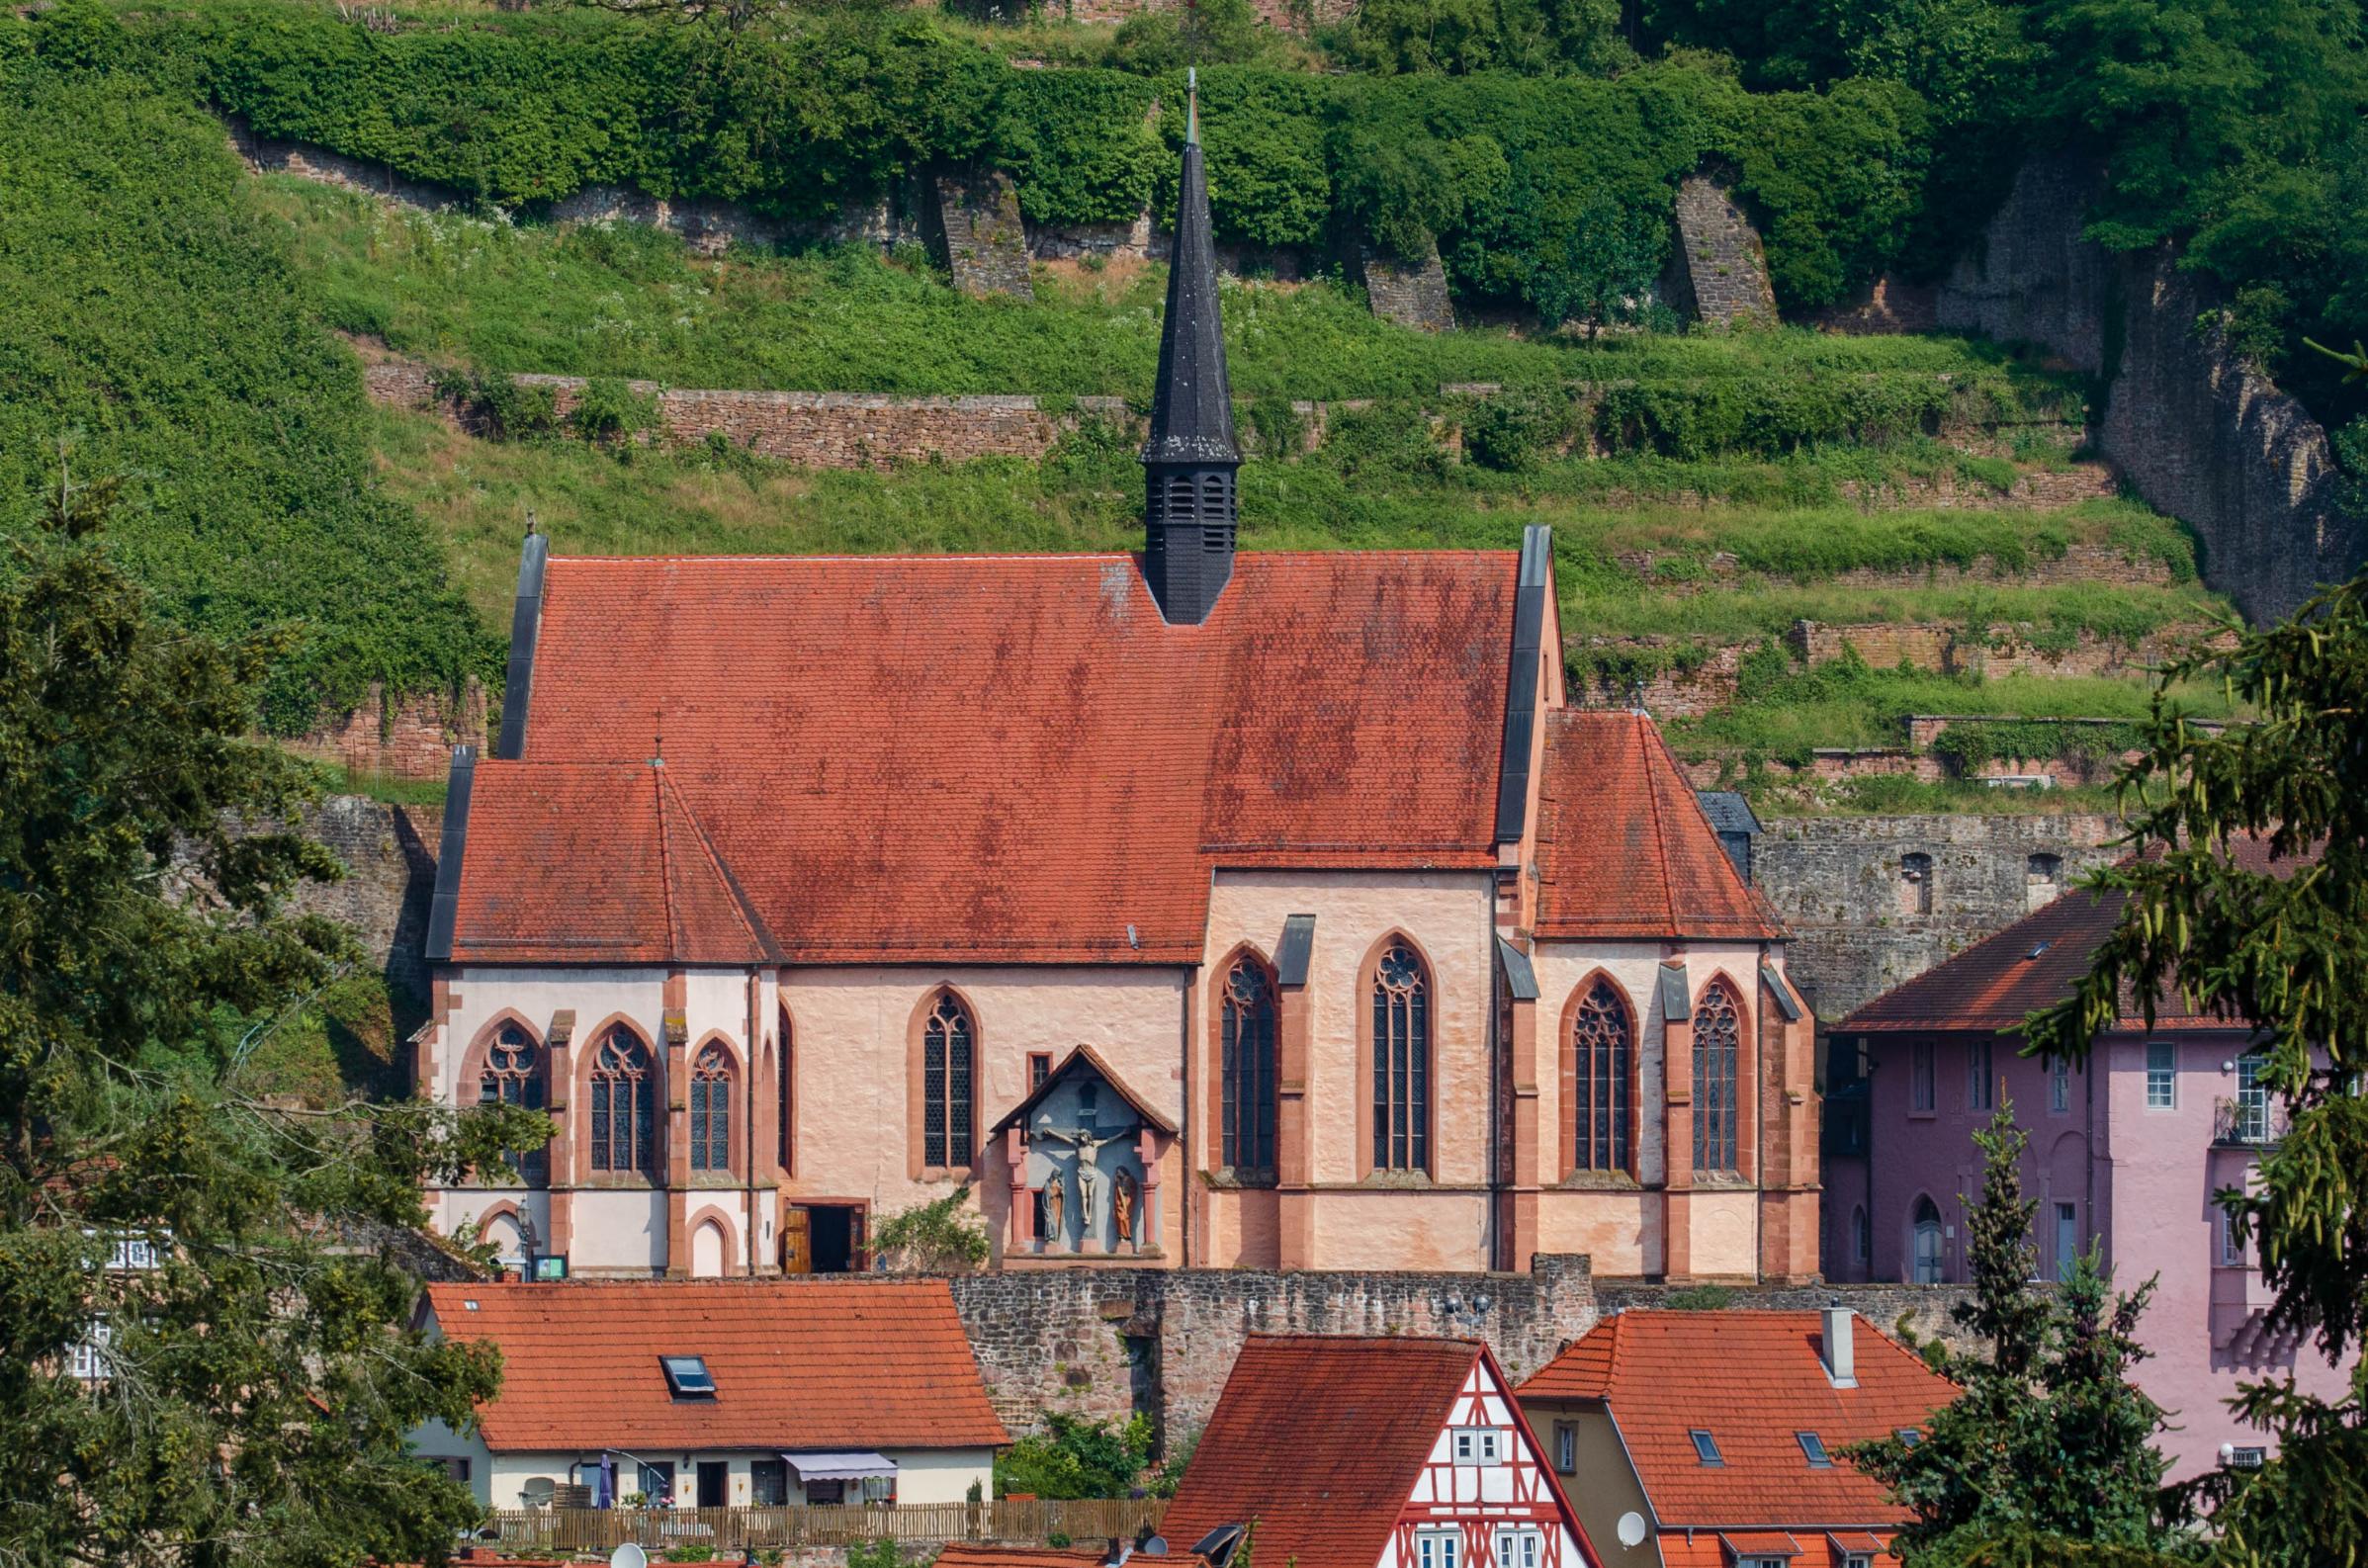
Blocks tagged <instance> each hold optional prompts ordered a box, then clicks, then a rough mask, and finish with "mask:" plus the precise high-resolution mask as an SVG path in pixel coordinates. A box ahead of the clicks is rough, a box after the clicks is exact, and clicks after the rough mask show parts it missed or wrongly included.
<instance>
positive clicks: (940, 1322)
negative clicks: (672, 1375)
mask: <svg viewBox="0 0 2368 1568" xmlns="http://www.w3.org/2000/svg"><path fill="white" fill-rule="evenodd" d="M427 1296H428V1304H429V1306H430V1308H431V1309H432V1310H433V1312H434V1314H435V1319H436V1324H437V1327H438V1328H439V1329H440V1330H441V1331H442V1332H443V1334H444V1336H445V1337H446V1338H447V1339H450V1340H455V1341H483V1340H489V1341H491V1342H492V1343H493V1344H495V1345H497V1346H498V1347H499V1348H500V1350H501V1355H502V1377H501V1392H500V1393H499V1394H497V1395H496V1396H495V1397H494V1398H493V1400H492V1402H491V1403H489V1404H487V1405H484V1406H482V1407H481V1409H480V1411H479V1419H480V1423H481V1425H482V1430H483V1433H484V1438H485V1443H486V1446H488V1447H490V1448H491V1449H493V1451H494V1452H496V1453H505V1452H506V1453H539V1452H553V1451H564V1450H569V1449H574V1450H580V1451H593V1450H597V1449H600V1448H603V1447H610V1448H622V1449H625V1450H628V1451H632V1452H665V1451H668V1450H673V1451H677V1452H683V1451H690V1450H695V1449H715V1448H773V1449H799V1448H976V1447H990V1446H1000V1445H1002V1444H1005V1443H1009V1441H1010V1440H1011V1438H1010V1435H1009V1433H1007V1432H1006V1431H1005V1430H1004V1425H1003V1423H1002V1422H1001V1421H1000V1420H998V1419H997V1417H996V1414H995V1408H994V1406H993V1405H991V1404H989V1403H988V1400H987V1389H986V1385H985V1384H984V1383H983V1382H982V1381H981V1380H980V1377H979V1368H978V1362H977V1361H976V1360H975V1359H973V1358H972V1355H971V1351H970V1342H969V1341H968V1340H967V1339H965V1338H964V1337H963V1333H962V1322H961V1319H960V1318H959V1317H958V1316H956V1314H955V1311H954V1298H953V1295H952V1293H951V1292H950V1291H948V1290H947V1289H946V1287H945V1283H944V1281H942V1280H851V1281H844V1282H840V1281H829V1280H799V1281H794V1282H789V1281H765V1282H743V1281H716V1282H710V1281H705V1280H698V1281H692V1280H636V1281H627V1282H607V1281H598V1282H595V1281H588V1280H587V1281H574V1282H570V1283H568V1284H556V1285H532V1284H432V1285H429V1286H428V1287H427ZM470 1302H475V1303H476V1304H477V1305H476V1307H475V1308H474V1309H472V1308H471V1307H470V1306H469V1303H470ZM661 1355H698V1356H703V1357H705V1358H706V1361H707V1367H708V1370H709V1371H710V1372H711V1373H713V1374H714V1376H715V1383H716V1393H715V1397H714V1398H713V1399H679V1400H678V1399H675V1398H674V1397H673V1396H672V1394H671V1393H669V1392H668V1390H667V1387H666V1380H665V1375H664V1373H663V1372H661V1371H660V1370H659V1368H658V1357H659V1356H661Z"/></svg>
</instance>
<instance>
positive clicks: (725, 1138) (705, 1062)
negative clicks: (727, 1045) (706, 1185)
mask: <svg viewBox="0 0 2368 1568" xmlns="http://www.w3.org/2000/svg"><path fill="white" fill-rule="evenodd" d="M691 1169H692V1170H693V1171H729V1170H731V1169H732V1057H731V1054H730V1053H729V1052H727V1051H726V1050H725V1049H724V1048H723V1047H722V1046H720V1045H711V1046H709V1047H708V1048H707V1049H706V1050H704V1051H701V1052H700V1053H699V1060H698V1061H697V1062H696V1063H695V1064H693V1066H692V1068H691Z"/></svg>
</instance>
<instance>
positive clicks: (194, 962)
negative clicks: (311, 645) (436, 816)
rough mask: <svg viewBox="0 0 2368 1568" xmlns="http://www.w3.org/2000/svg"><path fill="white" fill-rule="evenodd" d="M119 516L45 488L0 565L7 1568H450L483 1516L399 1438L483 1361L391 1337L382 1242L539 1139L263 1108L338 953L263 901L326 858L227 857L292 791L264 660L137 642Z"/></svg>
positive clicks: (418, 1113) (480, 1392) (3, 1510)
mask: <svg viewBox="0 0 2368 1568" xmlns="http://www.w3.org/2000/svg"><path fill="white" fill-rule="evenodd" d="M111 498H112V489H111V487H110V486H106V485H94V486H90V487H88V488H85V489H81V490H76V489H74V488H72V487H70V486H68V485H67V484H66V483H65V482H64V481H63V480H62V479H61V480H60V483H59V485H58V487H57V490H56V492H55V493H54V494H53V496H52V497H51V499H50V502H49V506H48V512H47V519H46V521H47V526H46V528H45V529H44V530H42V531H41V532H40V533H39V534H38V535H36V536H35V537H33V538H31V539H28V540H23V541H20V542H18V543H16V544H15V545H14V546H13V547H12V552H13V553H12V556H11V558H10V559H9V560H8V561H6V562H5V563H0V801H4V802H5V806H4V807H0V1563H7V1564H11V1565H14V1564H27V1565H45V1564H77V1565H80V1564H95V1563H106V1564H111V1565H113V1564H134V1565H145V1564H173V1565H183V1564H186V1565H193V1568H202V1565H213V1564H229V1563H238V1564H242V1565H256V1564H259V1565H281V1564H287V1565H307V1568H309V1565H315V1564H318V1565H329V1564H339V1565H343V1564H352V1563H357V1562H359V1561H361V1560H362V1559H363V1558H364V1557H365V1556H377V1557H379V1558H381V1559H399V1558H403V1557H410V1558H417V1557H419V1556H422V1555H440V1554H441V1553H442V1552H443V1550H444V1549H445V1548H446V1545H447V1544H448V1543H449V1542H450V1541H451V1539H452V1538H453V1532H454V1529H455V1527H456V1526H458V1525H462V1524H467V1523H469V1522H470V1521H471V1520H472V1519H473V1518H474V1516H475V1513H476V1506H475V1503H474V1501H473V1500H472V1499H471V1497H470V1495H469V1493H468V1491H467V1490H466V1488H463V1487H460V1486H457V1485H455V1484H454V1483H452V1482H450V1481H447V1480H445V1479H444V1478H443V1477H442V1476H441V1475H437V1474H431V1473H430V1472H429V1471H428V1470H427V1469H426V1468H425V1467H424V1466H423V1465H421V1464H420V1463H419V1462H417V1461H415V1460H413V1459H412V1458H410V1457H409V1456H408V1454H407V1453H406V1450H405V1445H404V1437H405V1434H406V1433H407V1432H408V1430H409V1429H410V1428H411V1427H412V1426H414V1425H415V1424H417V1423H418V1422H419V1421H421V1420H423V1419H425V1418H428V1417H431V1416H432V1417H440V1418H442V1419H444V1420H446V1421H450V1422H462V1421H465V1420H467V1419H468V1416H469V1413H470V1408H471V1404H472V1402H473V1401H474V1400H477V1399H480V1398H482V1397H484V1396H485V1395H487V1394H488V1393H489V1392H490V1391H491V1390H492V1388H493V1386H494V1381H495V1366H494V1363H493V1361H492V1359H491V1357H490V1356H489V1355H487V1354H485V1353H482V1352H480V1351H477V1350H470V1349H465V1348H461V1347H455V1346H449V1345H431V1344H429V1343H428V1342H427V1341H426V1340H425V1339H424V1338H423V1337H422V1336H420V1335H418V1334H416V1333H413V1332H410V1331H408V1329H407V1328H406V1324H407V1320H408V1317H409V1313H410V1309H411V1304H412V1297H413V1294H414V1285H413V1283H412V1281H411V1279H410V1278H409V1277H408V1276H407V1275H406V1274H404V1273H403V1272H402V1271H401V1270H400V1269H399V1268H397V1267H396V1266H395V1264H394V1263H393V1262H392V1261H390V1260H389V1259H387V1258H385V1257H382V1256H381V1255H380V1251H379V1249H378V1248H377V1247H375V1246H374V1245H373V1244H372V1240H371V1237H372V1234H373V1232H372V1230H371V1229H370V1228H371V1227H379V1228H382V1233H386V1234H393V1233H394V1232H399V1230H400V1228H402V1227H407V1226H416V1225H418V1224H419V1223H421V1222H422V1221H423V1219H424V1215H423V1213H422V1211H421V1206H420V1198H419V1191H420V1184H421V1181H422V1179H423V1178H424V1177H426V1176H428V1175H429V1174H430V1173H453V1174H457V1173H458V1172H459V1171H460V1170H461V1169H463V1168H464V1167H466V1166H468V1165H470V1164H472V1163H478V1164H492V1163H494V1162H497V1161H498V1159H499V1156H500V1153H501V1149H502V1147H503V1146H504V1145H505V1144H507V1145H510V1146H516V1145H519V1144H522V1143H524V1142H526V1141H528V1140H529V1139H533V1138H548V1136H549V1133H550V1126H549V1122H548V1120H547V1119H546V1118H543V1117H540V1116H531V1115H522V1114H521V1113H518V1112H515V1111H509V1110H499V1109H497V1110H494V1111H492V1112H490V1113H485V1114H481V1113H477V1112H472V1114H471V1116H470V1117H469V1118H468V1119H467V1120H465V1121H464V1120H459V1119H456V1118H453V1117H450V1116H448V1115H444V1114H440V1113H438V1112H435V1111H432V1110H430V1109H427V1108H425V1107H422V1106H418V1105H401V1106H370V1105H366V1104H359V1103H350V1104H345V1105H341V1106H332V1107H329V1108H326V1109H319V1108H314V1109H305V1110H295V1109H290V1108H287V1107H285V1106H284V1105H280V1104H275V1103H272V1102H269V1101H267V1100H265V1099H264V1098H263V1097H262V1096H261V1095H260V1094H259V1093H257V1092H256V1091H254V1089H252V1086H251V1083H250V1082H249V1079H248V1076H247V1074H246V1071H245V1070H246V1067H247V1063H248V1059H249V1055H250V1053H251V1051H252V1049H253V1047H254V1045H255V1043H256V1042H257V1041H258V1040H260V1039H261V1038H263V1037H264V1035H265V1034H267V1033H268V1031H269V1029H270V1028H271V1027H272V1025H273V1023H274V1022H275V1021H276V1020H278V1019H279V1018H280V1017H282V1016H284V1015H285V1014H286V1013H287V1012H288V1011H289V1010H290V1009H291V1008H292V1007H293V1006H295V1005H297V1004H300V1003H301V1002H303V1000H304V999H305V998H307V996H308V995H311V994H314V993H316V992H317V991H318V989H319V988H320V987H321V986H322V985H323V984H325V983H326V982H328V981H329V980H330V979H331V978H333V977H334V976H335V975H336V974H337V973H338V972H339V970H340V968H341V966H343V965H345V964H346V963H347V962H349V961H350V959H351V957H352V956H353V954H352V952H351V949H350V938H349V937H347V936H346V935H345V934H344V933H343V932H341V931H340V930H338V929H337V928H336V927H334V926H333V925H331V924H329V923H328V922H326V921H324V920H320V919H317V918H308V917H295V916H291V915H287V914H285V913H283V912H282V910H281V908H280V905H281V901H282V899H283V897H284V896H285V895H286V893H287V892H288V891H289V890H290V889H291V888H292V887H293V886H294V885H295V884H296V883H297V882H298V881H299V880H301V879H304V878H316V877H328V876H333V875H335V874H336V873H337V871H338V869H339V868H338V867H337V865H336V863H335V862H334V861H333V860H332V859H331V858H330V857H329V856H328V854H327V852H326V851H325V850H323V849H322V848H320V847H319V846H318V845H316V844H312V843H309V842H307V841H305V840H304V839H303V838H301V837H299V836H297V835H294V834H290V833H285V832H264V833H257V834H254V835H247V836H242V835H241V834H240V833H238V832H237V831H235V830H234V828H235V827H236V826H237V824H236V823H235V822H234V819H236V818H240V817H248V818H253V817H257V816H264V815H284V814H285V813H286V812H287V811H288V810H289V809H290V808H291V807H293V806H295V805H297V804H298V803H299V802H300V801H301V799H302V798H303V795H304V794H305V792H306V789H307V784H308V779H309V775H308V772H307V770H306V769H305V768H304V767H303V766H302V764H300V763H297V762H296V761H294V760H293V759H291V758H290V757H288V756H287V755H286V754H285V753H282V752H280V751H278V750H277V749H276V748H274V747H271V746H269V745H267V744H265V743H262V742H259V741H257V740H253V739H251V737H252V736H253V734H254V729H255V717H256V704H255V696H254V693H255V690H256V686H257V682H258V681H259V679H260V678H261V676H262V675H263V673H264V671H265V669H266V667H267V665H268V663H269V661H270V660H271V658H272V657H273V656H274V655H275V653H279V652H282V651H283V650H284V646H285V643H286V639H285V638H284V637H265V638H257V639H254V640H251V641H248V642H245V643H242V644H239V645H236V646H232V647H225V646H222V645H219V644H217V643H214V642H211V641H208V640H206V639H205V638H202V637H198V636H194V635H191V634H188V633H185V632H181V631H177V630H175V629H173V628H171V627H169V626H168V625H166V624H165V623H163V622H161V621H159V620H157V619H156V618H154V617H153V616H152V615H151V613H150V610H149V606H148V604H147V602H146V600H145V598H144V597H143V595H142V594H141V593H140V592H139V591H138V590H137V589H136V588H135V587H134V586H133V585H132V583H131V582H130V581H129V580H128V579H127V578H126V577H125V576H124V574H123V573H122V572H121V571H120V570H119V569H118V568H117V566H115V565H114V563H113V562H112V561H111V560H110V559H109V557H108V554H107V551H106V549H105V548H104V546H103V545H102V543H101V542H100V539H99V532H100V525H101V523H102V521H103V519H104V517H105V514H106V512H107V510H108V506H109V503H110V500H111ZM388 1227H392V1228H394V1232H386V1231H384V1228H388ZM143 1254H144V1255H146V1256H144V1257H143V1256H142V1255H143ZM133 1265H138V1266H133Z"/></svg>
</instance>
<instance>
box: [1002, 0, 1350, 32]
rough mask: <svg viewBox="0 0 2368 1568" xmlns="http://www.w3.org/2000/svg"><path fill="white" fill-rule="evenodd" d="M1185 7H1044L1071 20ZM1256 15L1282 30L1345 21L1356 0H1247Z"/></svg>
mask: <svg viewBox="0 0 2368 1568" xmlns="http://www.w3.org/2000/svg"><path fill="white" fill-rule="evenodd" d="M1250 8H1251V9H1252V10H1253V11H1256V12H1257V13H1258V19H1259V20H1260V21H1261V22H1264V23H1265V24H1266V25H1267V26H1269V27H1271V28H1278V29H1280V30H1281V31H1283V32H1285V33H1305V32H1307V31H1308V30H1309V29H1310V28H1314V27H1323V26H1327V25H1329V24H1331V23H1334V22H1345V21H1347V20H1348V19H1349V18H1350V17H1352V16H1354V15H1356V13H1357V0H1250ZM1044 9H1045V10H1046V11H1047V12H1048V13H1050V14H1052V15H1054V16H1058V17H1061V18H1063V19H1065V20H1067V21H1071V22H1098V23H1104V24H1108V23H1114V22H1124V21H1125V20H1126V19H1127V18H1129V17H1134V16H1141V15H1143V14H1144V13H1146V12H1158V11H1175V12H1181V11H1183V10H1184V0H1049V3H1048V4H1047V5H1046V6H1045V8H1044Z"/></svg>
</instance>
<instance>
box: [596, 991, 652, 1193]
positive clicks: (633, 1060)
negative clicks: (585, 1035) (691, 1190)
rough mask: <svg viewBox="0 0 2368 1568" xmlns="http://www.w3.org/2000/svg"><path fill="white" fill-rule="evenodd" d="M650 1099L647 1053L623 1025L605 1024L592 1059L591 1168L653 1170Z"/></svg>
mask: <svg viewBox="0 0 2368 1568" xmlns="http://www.w3.org/2000/svg"><path fill="white" fill-rule="evenodd" d="M655 1100H656V1095H655V1093H654V1090H653V1086H652V1085H651V1082H650V1053H649V1052H648V1051H647V1050H646V1049H644V1048H643V1045H642V1042H641V1041H640V1040H638V1039H636V1038H635V1037H634V1036H633V1034H632V1033H631V1032H630V1031H628V1030H627V1029H625V1028H624V1027H623V1026H621V1025H620V1026H619V1027H617V1028H614V1029H611V1030H609V1032H608V1038H607V1039H605V1040H603V1041H601V1042H600V1054H599V1056H598V1057H597V1058H596V1059H594V1061H593V1063H592V1169H593V1170H595V1171H638V1172H640V1173H641V1174H642V1175H644V1176H649V1175H652V1174H653V1173H655V1172H656V1170H657V1168H658V1140H657V1136H656V1124H655V1120H654V1117H653V1114H652V1111H653V1106H654V1103H655Z"/></svg>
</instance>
